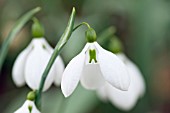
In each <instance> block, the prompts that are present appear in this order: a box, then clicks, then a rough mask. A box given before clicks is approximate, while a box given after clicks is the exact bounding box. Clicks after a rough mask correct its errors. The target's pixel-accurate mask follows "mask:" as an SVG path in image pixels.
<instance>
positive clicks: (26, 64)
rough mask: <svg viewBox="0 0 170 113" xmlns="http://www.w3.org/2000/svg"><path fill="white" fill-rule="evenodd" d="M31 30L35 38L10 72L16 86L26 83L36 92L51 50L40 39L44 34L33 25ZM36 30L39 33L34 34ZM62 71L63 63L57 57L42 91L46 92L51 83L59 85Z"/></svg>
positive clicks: (43, 40) (42, 39)
mask: <svg viewBox="0 0 170 113" xmlns="http://www.w3.org/2000/svg"><path fill="white" fill-rule="evenodd" d="M38 26H39V24H38ZM33 29H34V30H33V36H35V38H33V39H32V41H31V43H30V44H29V45H28V47H26V49H24V50H23V51H22V52H21V53H20V54H19V56H18V57H17V59H16V61H15V63H14V66H13V70H12V78H13V80H14V82H15V84H16V85H17V86H23V85H24V84H25V83H26V84H27V85H28V86H29V87H30V88H31V89H33V90H37V89H38V87H39V84H40V81H41V77H42V74H43V72H44V70H45V67H46V66H47V63H48V61H49V59H50V57H51V55H52V53H53V48H52V47H51V46H50V45H49V44H48V42H47V41H46V40H45V38H43V37H41V36H43V34H44V33H43V31H42V30H41V29H40V28H39V27H37V26H36V25H35V26H34V24H33ZM37 29H38V31H39V32H35V31H36V30H37ZM63 71H64V63H63V61H62V59H61V57H60V56H58V57H57V59H56V60H55V63H54V64H53V66H52V68H51V70H50V72H49V74H48V77H47V79H46V81H45V85H44V89H43V90H44V91H45V90H47V89H48V88H49V87H50V86H51V84H52V83H53V82H55V83H56V84H57V85H59V84H60V81H61V76H62V73H63Z"/></svg>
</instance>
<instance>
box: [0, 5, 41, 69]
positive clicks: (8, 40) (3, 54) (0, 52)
mask: <svg viewBox="0 0 170 113" xmlns="http://www.w3.org/2000/svg"><path fill="white" fill-rule="evenodd" d="M40 9H41V8H40V7H37V8H35V9H32V10H31V11H29V12H28V13H26V14H24V15H23V16H22V17H21V18H20V19H19V20H18V21H17V22H16V23H15V25H14V27H13V28H12V30H11V31H10V33H9V34H8V36H7V37H6V38H5V41H4V42H3V44H2V46H1V50H0V71H1V68H2V65H3V63H4V60H5V57H6V55H7V53H8V48H9V45H10V44H11V43H12V41H13V39H14V38H15V36H16V35H17V34H18V32H19V31H21V29H22V28H23V27H24V25H25V24H26V23H27V22H28V21H29V20H30V19H31V18H32V17H33V15H35V14H36V13H37V12H39V11H40Z"/></svg>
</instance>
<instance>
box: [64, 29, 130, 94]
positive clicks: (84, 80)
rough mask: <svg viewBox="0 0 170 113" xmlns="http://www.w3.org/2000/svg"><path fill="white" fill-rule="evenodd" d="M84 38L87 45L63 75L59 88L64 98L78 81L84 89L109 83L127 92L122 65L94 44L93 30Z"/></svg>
mask: <svg viewBox="0 0 170 113" xmlns="http://www.w3.org/2000/svg"><path fill="white" fill-rule="evenodd" d="M86 37H87V41H88V43H87V44H86V45H85V47H84V49H83V50H82V51H81V52H80V53H79V54H78V55H77V56H76V57H74V58H73V59H72V60H71V61H70V62H69V64H68V65H67V67H66V69H65V71H64V73H63V77H62V82H61V88H62V92H63V94H64V96H65V97H68V96H69V95H71V94H72V92H73V91H74V90H75V88H76V86H77V84H78V82H79V80H80V82H81V84H82V85H83V86H84V87H85V88H86V89H97V88H99V87H102V86H103V85H105V83H109V84H111V85H112V86H113V87H116V88H118V89H121V90H128V87H129V84H130V78H129V76H128V72H127V70H126V68H125V65H124V63H123V62H122V61H121V60H120V59H119V58H118V57H117V56H116V55H115V54H113V53H111V52H109V51H107V50H105V49H103V48H102V47H101V46H100V45H99V44H98V43H97V42H96V34H95V31H94V30H93V29H88V30H87V32H86Z"/></svg>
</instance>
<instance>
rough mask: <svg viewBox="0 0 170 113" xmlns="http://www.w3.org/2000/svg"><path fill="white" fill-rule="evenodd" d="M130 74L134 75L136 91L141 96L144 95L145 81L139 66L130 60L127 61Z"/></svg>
mask: <svg viewBox="0 0 170 113" xmlns="http://www.w3.org/2000/svg"><path fill="white" fill-rule="evenodd" d="M126 65H127V68H128V71H129V74H131V75H133V80H134V84H135V86H136V92H137V93H138V95H139V96H143V95H144V93H145V82H144V79H143V77H142V74H141V72H140V70H139V69H138V68H137V66H136V65H135V64H134V63H132V62H131V61H130V60H129V61H127V63H126Z"/></svg>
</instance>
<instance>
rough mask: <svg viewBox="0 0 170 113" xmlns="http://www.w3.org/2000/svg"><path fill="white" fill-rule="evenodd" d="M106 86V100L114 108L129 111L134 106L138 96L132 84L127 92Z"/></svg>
mask: <svg viewBox="0 0 170 113" xmlns="http://www.w3.org/2000/svg"><path fill="white" fill-rule="evenodd" d="M107 85H108V86H107V88H108V89H107V92H108V99H109V100H110V101H111V103H112V104H114V105H115V106H116V107H118V108H119V109H122V110H130V109H132V108H133V107H134V106H135V105H136V102H137V99H138V95H137V94H136V87H135V85H134V84H133V83H132V82H131V84H130V87H129V89H128V91H121V90H119V89H116V88H115V87H113V86H111V85H110V84H107Z"/></svg>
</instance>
